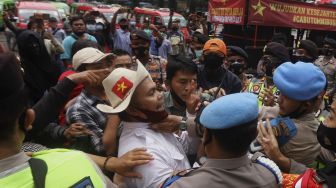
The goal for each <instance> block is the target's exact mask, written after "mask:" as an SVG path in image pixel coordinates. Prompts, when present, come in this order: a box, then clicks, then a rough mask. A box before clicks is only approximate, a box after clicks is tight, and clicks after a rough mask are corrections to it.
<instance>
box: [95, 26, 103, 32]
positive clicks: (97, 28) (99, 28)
mask: <svg viewBox="0 0 336 188" xmlns="http://www.w3.org/2000/svg"><path fill="white" fill-rule="evenodd" d="M103 29H104V26H103V25H101V24H97V25H96V30H97V31H101V30H103Z"/></svg>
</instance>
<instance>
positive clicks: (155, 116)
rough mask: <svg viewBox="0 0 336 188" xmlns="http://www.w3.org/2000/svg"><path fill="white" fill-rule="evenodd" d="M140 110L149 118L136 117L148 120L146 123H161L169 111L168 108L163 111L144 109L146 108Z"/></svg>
mask: <svg viewBox="0 0 336 188" xmlns="http://www.w3.org/2000/svg"><path fill="white" fill-rule="evenodd" d="M138 110H139V111H140V112H142V113H144V114H145V115H146V117H147V119H143V118H140V117H135V118H136V119H138V120H139V121H141V122H146V123H159V122H161V121H162V120H164V119H166V118H167V117H168V113H167V112H166V110H162V111H151V110H144V109H139V108H138Z"/></svg>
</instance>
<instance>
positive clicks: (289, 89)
mask: <svg viewBox="0 0 336 188" xmlns="http://www.w3.org/2000/svg"><path fill="white" fill-rule="evenodd" d="M273 81H274V84H275V86H276V87H277V88H278V89H279V91H280V93H282V94H284V95H285V96H286V97H289V98H290V99H293V100H297V101H306V100H310V99H313V98H314V97H316V96H318V95H319V94H320V93H321V92H322V91H323V90H324V88H325V86H326V77H325V75H324V74H323V72H322V71H321V70H320V69H319V68H318V67H316V66H315V65H313V64H312V63H304V62H297V63H295V64H293V63H291V62H287V63H284V64H282V65H280V66H279V67H278V68H277V69H275V72H274V76H273Z"/></svg>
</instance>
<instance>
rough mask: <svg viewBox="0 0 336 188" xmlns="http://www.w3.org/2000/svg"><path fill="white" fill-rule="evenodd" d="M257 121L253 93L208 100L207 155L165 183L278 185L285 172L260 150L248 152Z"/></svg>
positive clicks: (204, 119) (217, 187) (173, 187)
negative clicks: (201, 163) (250, 156)
mask: <svg viewBox="0 0 336 188" xmlns="http://www.w3.org/2000/svg"><path fill="white" fill-rule="evenodd" d="M257 121H258V100H257V97H256V96H255V95H254V94H250V93H238V94H231V95H227V96H224V97H221V98H219V99H217V100H215V101H214V102H212V103H211V104H209V105H208V106H207V107H206V108H205V109H204V111H203V112H202V114H201V116H200V123H201V124H202V125H203V127H204V134H203V146H204V148H205V152H206V154H207V157H208V159H207V160H206V162H205V164H204V165H203V166H202V167H200V168H198V169H196V170H187V171H182V172H180V173H178V174H177V175H174V176H172V177H170V178H168V179H167V180H166V182H165V183H164V184H163V186H162V187H169V188H178V187H181V188H182V187H183V188H188V187H190V188H191V187H192V188H195V187H211V188H222V187H264V188H266V187H267V188H271V187H278V184H280V183H281V182H282V175H281V172H280V169H279V168H278V167H277V166H276V165H275V164H274V162H272V161H271V160H269V159H267V158H265V157H264V156H262V155H261V154H260V153H258V154H255V155H253V156H252V158H249V156H248V155H247V151H248V148H249V145H250V143H251V142H252V140H254V139H255V138H256V135H257Z"/></svg>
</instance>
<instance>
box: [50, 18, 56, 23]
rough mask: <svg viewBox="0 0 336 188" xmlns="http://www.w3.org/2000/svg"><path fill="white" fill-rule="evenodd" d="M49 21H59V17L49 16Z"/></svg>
mask: <svg viewBox="0 0 336 188" xmlns="http://www.w3.org/2000/svg"><path fill="white" fill-rule="evenodd" d="M49 22H57V19H56V18H54V17H50V18H49Z"/></svg>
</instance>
